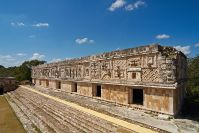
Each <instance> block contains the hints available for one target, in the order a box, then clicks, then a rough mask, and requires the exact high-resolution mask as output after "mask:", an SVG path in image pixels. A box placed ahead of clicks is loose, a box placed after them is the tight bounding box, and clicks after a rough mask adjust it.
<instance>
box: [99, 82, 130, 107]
mask: <svg viewBox="0 0 199 133" xmlns="http://www.w3.org/2000/svg"><path fill="white" fill-rule="evenodd" d="M128 91H129V88H128V87H126V86H119V85H116V86H115V85H102V99H104V100H110V101H112V102H116V103H120V104H126V105H127V104H128V103H129V93H128Z"/></svg>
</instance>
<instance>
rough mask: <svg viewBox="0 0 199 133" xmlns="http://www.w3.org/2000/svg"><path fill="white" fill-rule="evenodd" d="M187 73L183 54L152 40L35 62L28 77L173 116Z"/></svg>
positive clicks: (182, 91)
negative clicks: (128, 46) (146, 43)
mask: <svg viewBox="0 0 199 133" xmlns="http://www.w3.org/2000/svg"><path fill="white" fill-rule="evenodd" d="M186 71H187V62H186V56H185V55H184V54H183V53H182V52H179V51H177V50H176V49H174V48H172V47H166V46H160V45H158V44H153V45H148V46H142V47H137V48H129V49H125V50H117V51H112V52H107V53H103V54H98V55H92V56H87V57H81V58H77V59H70V60H65V61H61V62H56V63H50V64H44V65H39V66H36V67H33V68H32V78H33V82H34V83H35V84H36V85H37V86H43V87H47V88H54V89H61V90H65V91H67V92H74V90H76V89H77V92H76V91H75V92H76V93H77V94H80V95H85V96H89V97H96V96H97V97H98V98H99V99H100V98H101V99H104V100H108V101H112V102H117V103H120V104H129V105H130V106H131V107H136V108H137V107H138V108H142V109H147V110H151V111H155V112H159V113H166V114H170V115H175V114H176V113H177V112H178V111H179V110H180V107H181V105H182V103H183V98H184V92H185V87H186V77H187V75H186ZM98 85H100V86H101V87H100V90H97V86H98ZM134 89H140V90H141V91H137V92H136V91H133V90H134ZM137 95H138V96H137ZM133 97H136V98H138V99H139V100H140V101H138V102H139V105H137V102H135V101H136V99H133Z"/></svg>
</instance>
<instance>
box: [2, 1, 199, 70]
mask: <svg viewBox="0 0 199 133" xmlns="http://www.w3.org/2000/svg"><path fill="white" fill-rule="evenodd" d="M151 43H160V44H161V45H168V46H174V47H176V48H178V49H179V50H181V51H183V52H184V53H186V54H187V55H188V56H195V55H197V54H198V53H199V52H198V51H199V1H198V0H17V1H14V0H4V1H3V0H1V4H0V47H1V48H0V64H1V65H4V66H7V67H8V66H14V65H20V64H21V63H22V62H23V61H24V60H31V59H41V60H46V61H48V62H52V61H57V60H60V59H62V60H63V59H66V58H74V57H80V56H87V55H92V54H97V53H101V52H104V51H112V50H116V49H124V48H130V47H136V46H140V45H146V44H151Z"/></svg>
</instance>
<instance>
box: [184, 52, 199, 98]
mask: <svg viewBox="0 0 199 133" xmlns="http://www.w3.org/2000/svg"><path fill="white" fill-rule="evenodd" d="M187 91H188V96H191V97H198V96H199V55H198V56H196V57H194V58H191V59H189V60H188V83H187Z"/></svg>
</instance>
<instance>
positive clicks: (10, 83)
mask: <svg viewBox="0 0 199 133" xmlns="http://www.w3.org/2000/svg"><path fill="white" fill-rule="evenodd" d="M15 89H16V81H15V78H14V77H0V94H3V93H4V92H8V91H13V90H15Z"/></svg>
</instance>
